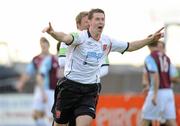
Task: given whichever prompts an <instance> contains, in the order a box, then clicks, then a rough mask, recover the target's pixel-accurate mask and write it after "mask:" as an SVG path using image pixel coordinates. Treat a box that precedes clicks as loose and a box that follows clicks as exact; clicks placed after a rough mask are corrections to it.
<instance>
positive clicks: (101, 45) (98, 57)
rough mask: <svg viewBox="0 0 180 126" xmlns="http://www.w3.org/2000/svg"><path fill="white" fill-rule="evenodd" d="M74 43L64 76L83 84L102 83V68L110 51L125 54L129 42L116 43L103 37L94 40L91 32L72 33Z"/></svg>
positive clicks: (70, 48) (69, 49) (69, 48)
mask: <svg viewBox="0 0 180 126" xmlns="http://www.w3.org/2000/svg"><path fill="white" fill-rule="evenodd" d="M72 36H73V38H74V39H73V42H72V43H71V45H69V46H68V52H67V54H66V56H67V57H66V61H65V62H66V64H65V71H64V76H65V77H66V78H68V79H70V80H73V81H76V82H80V83H82V84H93V83H99V82H100V76H99V75H100V67H101V65H102V63H103V60H104V58H106V57H107V55H108V53H109V52H110V51H118V52H120V53H123V52H125V51H126V49H127V48H128V45H129V44H128V42H122V41H116V40H113V39H110V38H109V37H108V36H105V35H101V38H100V39H99V41H96V40H94V39H93V38H92V37H91V35H90V33H89V31H87V30H84V31H81V32H79V33H72Z"/></svg>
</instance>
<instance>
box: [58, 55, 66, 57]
mask: <svg viewBox="0 0 180 126" xmlns="http://www.w3.org/2000/svg"><path fill="white" fill-rule="evenodd" d="M58 57H66V55H58Z"/></svg>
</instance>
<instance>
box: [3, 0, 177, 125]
mask: <svg viewBox="0 0 180 126" xmlns="http://www.w3.org/2000/svg"><path fill="white" fill-rule="evenodd" d="M72 2H73V1H71V0H66V1H63V2H62V3H61V2H60V3H59V0H46V1H44V0H29V1H24V0H14V1H11V0H6V1H3V0H2V1H0V15H1V23H0V126H34V122H33V120H32V118H31V112H32V111H31V104H32V91H33V84H34V83H33V82H34V80H33V79H32V80H31V81H29V82H28V84H27V85H26V87H25V90H24V92H23V93H21V94H20V93H17V92H16V90H14V88H13V87H14V84H15V82H16V81H17V78H18V76H19V73H22V72H24V69H25V66H26V64H27V63H28V62H29V61H30V59H31V58H32V56H34V55H35V54H37V53H38V52H39V50H40V49H39V48H38V47H39V45H38V40H39V38H40V36H42V33H41V30H42V28H43V27H44V26H46V25H47V23H48V22H49V21H53V24H54V26H55V27H56V28H57V29H59V28H60V29H61V28H62V29H64V30H65V31H66V32H69V31H72V29H76V27H75V24H74V23H73V21H74V17H75V15H76V14H77V13H78V12H79V11H82V10H83V11H84V10H89V9H91V8H92V7H93V8H96V7H99V8H103V9H104V10H105V12H106V15H107V17H106V19H107V20H106V24H107V25H106V27H105V33H108V34H110V35H112V36H114V37H116V38H122V39H127V40H129V41H131V40H135V39H139V38H143V37H144V36H146V35H148V34H149V33H151V32H154V31H156V30H157V29H159V28H160V27H161V26H163V25H165V26H166V28H167V29H166V30H165V35H166V36H165V42H166V43H167V53H168V55H169V56H170V57H171V58H172V61H173V62H174V63H175V65H176V66H177V67H178V68H179V67H180V57H179V53H178V52H179V42H180V37H179V33H180V28H179V24H180V20H179V19H180V10H179V5H180V3H179V0H166V1H164V0H136V1H131V0H126V1H120V3H121V4H120V3H119V1H103V3H102V1H98V0H84V1H81V0H76V1H75V3H74V4H73V3H72ZM69 3H71V7H69V8H70V9H71V10H70V9H69V8H67V6H70V5H69ZM94 3H96V5H95V4H94ZM92 4H93V6H92ZM60 5H61V7H59V6H60ZM43 7H44V8H43ZM49 7H51V10H48V9H47V8H49ZM52 12H53V13H52ZM64 12H66V13H64ZM12 15H13V16H12ZM66 15H68V16H66ZM132 15H133V16H132ZM134 16H136V18H134ZM62 17H63V20H65V21H66V24H69V25H64V24H63V23H62V24H61V23H60V22H62V21H63V20H62ZM112 22H113V23H112ZM9 29H10V30H9ZM112 29H113V30H112ZM119 35H121V36H119ZM45 36H46V35H45ZM46 37H47V38H48V39H49V40H50V41H52V45H51V51H52V52H55V51H54V50H55V49H54V48H55V45H56V44H55V42H54V43H53V41H54V40H53V39H52V38H50V37H49V36H46ZM32 49H34V50H33V51H32ZM147 54H148V50H147V48H144V49H141V50H139V51H137V52H134V53H131V54H126V53H125V54H124V55H123V56H120V55H119V54H117V53H111V54H110V56H109V58H110V63H111V66H110V72H109V74H108V76H106V77H104V78H103V79H102V92H101V96H100V101H99V104H98V110H97V120H96V121H95V122H94V125H96V126H137V125H138V123H139V117H140V109H141V106H142V103H143V101H144V97H145V96H144V95H143V94H142V93H141V90H142V85H141V74H142V64H143V60H144V57H145V56H146V55H147ZM125 58H127V59H125ZM4 67H6V68H4ZM1 73H3V74H1ZM8 73H9V74H8ZM4 75H5V76H6V77H7V76H8V78H6V77H5V76H4ZM173 89H174V91H175V94H176V108H177V119H180V116H179V115H180V110H179V108H180V100H179V99H180V96H179V93H180V90H179V89H180V84H177V85H174V87H173ZM178 125H180V121H179V120H178Z"/></svg>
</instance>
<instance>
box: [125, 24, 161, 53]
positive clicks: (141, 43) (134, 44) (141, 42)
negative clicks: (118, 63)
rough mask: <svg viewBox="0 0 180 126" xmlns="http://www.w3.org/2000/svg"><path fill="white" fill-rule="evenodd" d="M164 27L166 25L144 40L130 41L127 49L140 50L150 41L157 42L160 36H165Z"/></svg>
mask: <svg viewBox="0 0 180 126" xmlns="http://www.w3.org/2000/svg"><path fill="white" fill-rule="evenodd" d="M163 29H164V27H162V28H161V29H159V30H158V31H157V32H155V33H154V34H152V35H149V36H148V37H147V38H145V39H143V40H138V41H133V42H130V43H129V48H128V49H127V51H130V52H131V51H135V50H138V49H140V48H142V47H144V46H146V45H148V44H150V43H153V42H157V41H158V40H159V39H160V38H162V37H163V34H162V33H161V31H162V30H163Z"/></svg>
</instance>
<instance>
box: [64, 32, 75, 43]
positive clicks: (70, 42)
mask: <svg viewBox="0 0 180 126" xmlns="http://www.w3.org/2000/svg"><path fill="white" fill-rule="evenodd" d="M71 36H72V41H71V42H70V43H68V44H67V43H66V45H71V44H72V43H73V41H74V36H73V35H72V34H71Z"/></svg>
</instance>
